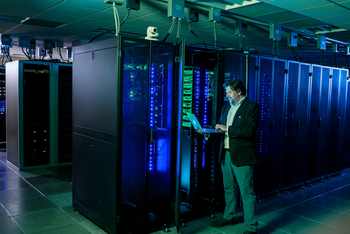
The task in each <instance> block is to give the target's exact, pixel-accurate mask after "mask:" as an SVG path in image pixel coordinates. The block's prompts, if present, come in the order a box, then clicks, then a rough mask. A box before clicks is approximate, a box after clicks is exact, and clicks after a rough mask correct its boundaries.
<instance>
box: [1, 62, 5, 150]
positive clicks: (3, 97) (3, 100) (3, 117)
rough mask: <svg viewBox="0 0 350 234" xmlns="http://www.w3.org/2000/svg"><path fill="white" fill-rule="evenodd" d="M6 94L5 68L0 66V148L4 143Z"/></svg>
mask: <svg viewBox="0 0 350 234" xmlns="http://www.w3.org/2000/svg"><path fill="white" fill-rule="evenodd" d="M5 110H6V94H5V67H2V66H0V129H1V132H0V148H3V147H5V143H6V121H5V115H6V112H5Z"/></svg>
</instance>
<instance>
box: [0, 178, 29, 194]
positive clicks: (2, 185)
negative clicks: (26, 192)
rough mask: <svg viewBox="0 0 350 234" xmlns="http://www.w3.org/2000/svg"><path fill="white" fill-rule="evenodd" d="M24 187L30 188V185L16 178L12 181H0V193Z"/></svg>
mask: <svg viewBox="0 0 350 234" xmlns="http://www.w3.org/2000/svg"><path fill="white" fill-rule="evenodd" d="M25 187H30V185H29V184H28V183H27V182H25V181H24V180H23V179H21V178H20V177H18V176H17V177H14V178H12V179H8V180H2V181H0V191H3V190H11V189H18V188H25Z"/></svg>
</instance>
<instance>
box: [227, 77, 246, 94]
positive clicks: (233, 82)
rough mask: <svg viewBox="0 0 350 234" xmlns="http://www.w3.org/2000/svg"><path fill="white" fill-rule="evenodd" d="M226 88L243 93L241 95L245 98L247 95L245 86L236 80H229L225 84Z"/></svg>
mask: <svg viewBox="0 0 350 234" xmlns="http://www.w3.org/2000/svg"><path fill="white" fill-rule="evenodd" d="M224 87H225V88H227V87H230V89H232V90H234V91H236V92H238V91H241V94H242V95H244V96H245V94H246V89H245V87H244V84H243V82H242V81H241V80H238V79H235V80H229V81H227V82H225V84H224Z"/></svg>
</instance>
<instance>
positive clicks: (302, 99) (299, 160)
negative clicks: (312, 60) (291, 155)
mask: <svg viewBox="0 0 350 234" xmlns="http://www.w3.org/2000/svg"><path fill="white" fill-rule="evenodd" d="M310 69H311V65H310V64H306V63H300V73H299V85H298V86H299V87H298V102H297V110H296V115H297V116H296V117H297V126H296V130H297V131H296V137H297V138H296V155H295V161H294V163H295V164H294V174H295V175H294V182H295V183H303V182H305V180H306V179H307V157H308V155H307V140H308V125H309V118H308V116H309V115H308V114H309V106H310V104H309V103H310V95H309V94H310V91H309V88H310Z"/></svg>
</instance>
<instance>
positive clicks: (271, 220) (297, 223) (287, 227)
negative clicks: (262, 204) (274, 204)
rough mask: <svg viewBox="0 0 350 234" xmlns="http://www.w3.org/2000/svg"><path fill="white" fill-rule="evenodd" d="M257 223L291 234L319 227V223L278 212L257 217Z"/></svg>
mask: <svg viewBox="0 0 350 234" xmlns="http://www.w3.org/2000/svg"><path fill="white" fill-rule="evenodd" d="M258 222H259V223H261V224H265V225H268V226H270V227H273V228H276V229H279V230H282V231H285V232H288V233H293V234H294V233H303V232H305V231H308V230H309V229H311V228H313V227H315V226H317V225H319V223H317V222H315V221H312V220H309V219H305V218H302V217H299V216H296V215H293V214H289V213H286V212H284V211H278V212H275V213H272V214H269V215H265V216H264V217H261V218H259V217H258Z"/></svg>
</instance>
